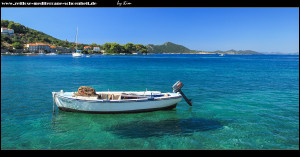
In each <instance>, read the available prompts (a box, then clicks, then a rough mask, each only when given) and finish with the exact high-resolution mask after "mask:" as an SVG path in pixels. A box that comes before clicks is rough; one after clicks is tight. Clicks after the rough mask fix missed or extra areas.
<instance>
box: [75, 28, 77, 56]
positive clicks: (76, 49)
mask: <svg viewBox="0 0 300 157" xmlns="http://www.w3.org/2000/svg"><path fill="white" fill-rule="evenodd" d="M77 36H78V26H77V31H76V41H75V43H76V50H77Z"/></svg>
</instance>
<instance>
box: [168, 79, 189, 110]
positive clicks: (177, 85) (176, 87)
mask: <svg viewBox="0 0 300 157" xmlns="http://www.w3.org/2000/svg"><path fill="white" fill-rule="evenodd" d="M182 87H183V83H182V82H180V81H177V82H176V83H175V84H174V85H173V86H172V88H173V93H177V92H179V93H180V94H181V95H182V96H183V98H184V100H185V101H186V102H187V103H188V104H189V105H190V106H192V102H191V99H188V98H187V97H186V96H185V95H184V94H183V92H182V91H181V88H182Z"/></svg>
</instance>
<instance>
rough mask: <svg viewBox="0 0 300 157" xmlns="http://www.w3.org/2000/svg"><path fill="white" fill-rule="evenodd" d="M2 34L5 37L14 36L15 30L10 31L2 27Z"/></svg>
mask: <svg viewBox="0 0 300 157" xmlns="http://www.w3.org/2000/svg"><path fill="white" fill-rule="evenodd" d="M1 34H3V35H14V30H13V29H8V28H5V27H1Z"/></svg>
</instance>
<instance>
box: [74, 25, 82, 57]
mask: <svg viewBox="0 0 300 157" xmlns="http://www.w3.org/2000/svg"><path fill="white" fill-rule="evenodd" d="M77 35H78V27H77V31H76V41H75V43H76V48H75V50H76V51H75V52H73V53H72V56H73V57H82V56H83V54H82V51H80V50H77Z"/></svg>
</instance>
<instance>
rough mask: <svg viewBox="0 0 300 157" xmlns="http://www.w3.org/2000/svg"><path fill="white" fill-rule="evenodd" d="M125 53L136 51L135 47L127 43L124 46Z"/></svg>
mask: <svg viewBox="0 0 300 157" xmlns="http://www.w3.org/2000/svg"><path fill="white" fill-rule="evenodd" d="M124 48H125V51H126V52H129V53H131V51H136V46H135V45H134V44H133V43H127V44H125V45H124Z"/></svg>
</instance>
